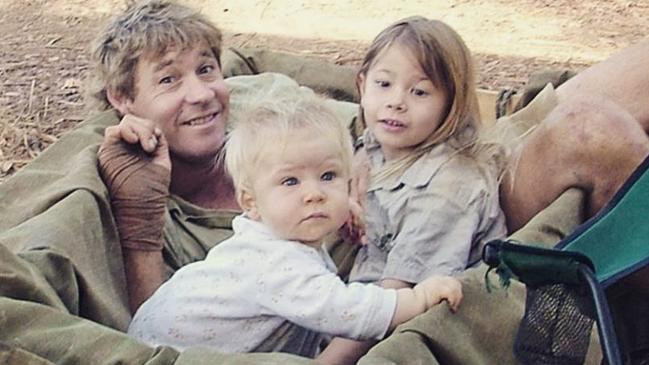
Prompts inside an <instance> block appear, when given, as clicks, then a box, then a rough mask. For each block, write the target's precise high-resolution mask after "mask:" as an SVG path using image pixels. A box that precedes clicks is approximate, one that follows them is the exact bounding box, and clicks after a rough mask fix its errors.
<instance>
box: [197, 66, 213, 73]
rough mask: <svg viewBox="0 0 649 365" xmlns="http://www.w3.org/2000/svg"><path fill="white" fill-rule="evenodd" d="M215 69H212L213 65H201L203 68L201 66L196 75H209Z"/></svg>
mask: <svg viewBox="0 0 649 365" xmlns="http://www.w3.org/2000/svg"><path fill="white" fill-rule="evenodd" d="M215 68H216V67H214V66H213V65H203V66H201V68H200V69H199V70H198V73H200V74H209V73H211V72H212V71H214V69H215Z"/></svg>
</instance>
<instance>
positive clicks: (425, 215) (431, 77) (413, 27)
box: [351, 17, 506, 287]
mask: <svg viewBox="0 0 649 365" xmlns="http://www.w3.org/2000/svg"><path fill="white" fill-rule="evenodd" d="M357 85H358V88H359V91H360V96H361V103H360V104H361V115H360V116H361V117H362V120H363V121H364V122H365V124H366V126H367V129H366V130H365V133H364V135H363V137H362V144H363V150H362V153H365V154H367V158H368V159H369V164H370V168H371V183H370V185H369V189H368V191H367V194H366V196H365V202H364V207H365V220H366V228H367V231H366V234H367V241H368V242H369V244H367V245H365V246H364V247H362V249H361V250H360V252H359V254H358V255H357V257H356V261H355V264H354V268H353V270H352V273H351V280H352V281H362V282H379V283H381V284H382V285H383V286H386V287H404V286H412V285H413V284H416V283H418V282H420V281H422V280H423V279H425V278H426V277H429V276H431V275H452V274H456V273H458V272H460V271H462V270H464V269H466V268H467V266H469V265H470V264H471V263H473V262H474V261H476V260H477V259H479V255H480V250H481V247H482V244H483V243H484V242H486V241H488V240H491V239H494V238H501V237H503V236H504V235H505V233H506V227H505V220H504V216H503V214H502V212H501V210H500V207H499V204H498V184H497V180H498V179H497V175H498V173H497V171H496V168H495V166H494V165H493V163H492V162H493V160H489V159H488V158H484V157H483V156H489V154H488V153H487V151H486V150H485V149H483V148H481V146H480V145H479V143H478V142H477V141H478V136H479V120H478V115H479V112H478V102H477V97H476V94H475V85H474V76H473V64H472V61H471V57H470V54H469V50H468V49H467V47H466V46H465V44H464V42H463V41H462V39H461V38H460V36H459V35H458V34H457V33H456V32H455V31H454V30H453V29H451V28H450V27H449V26H448V25H446V24H444V23H443V22H441V21H438V20H429V19H426V18H422V17H412V18H407V19H404V20H402V21H399V22H397V23H395V24H393V25H391V26H390V27H388V28H387V29H385V30H383V31H382V32H381V33H380V34H379V35H378V36H377V37H376V38H375V39H374V41H373V43H372V45H371V46H370V48H369V51H368V53H367V55H366V56H365V59H364V61H363V64H362V66H361V68H360V71H359V73H358V78H357Z"/></svg>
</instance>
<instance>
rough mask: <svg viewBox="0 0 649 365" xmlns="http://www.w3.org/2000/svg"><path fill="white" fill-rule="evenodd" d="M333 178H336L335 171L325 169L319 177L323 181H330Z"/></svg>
mask: <svg viewBox="0 0 649 365" xmlns="http://www.w3.org/2000/svg"><path fill="white" fill-rule="evenodd" d="M335 178H336V173H335V172H333V171H327V172H325V173H324V174H322V176H321V177H320V179H322V180H323V181H331V180H333V179H335Z"/></svg>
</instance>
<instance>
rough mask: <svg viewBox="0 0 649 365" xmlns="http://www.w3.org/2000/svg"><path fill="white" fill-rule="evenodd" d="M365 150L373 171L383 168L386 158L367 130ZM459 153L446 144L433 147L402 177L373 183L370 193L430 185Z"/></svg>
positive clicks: (364, 138) (364, 136)
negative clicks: (437, 174) (438, 172)
mask: <svg viewBox="0 0 649 365" xmlns="http://www.w3.org/2000/svg"><path fill="white" fill-rule="evenodd" d="M363 142H364V148H365V150H366V152H367V156H368V158H369V159H370V164H371V166H372V170H375V169H378V168H380V167H381V166H383V164H384V161H385V156H384V155H383V151H381V146H380V145H379V143H378V141H377V140H376V138H375V137H374V135H373V134H372V133H371V132H370V131H369V130H366V131H365V133H364V134H363ZM455 153H457V151H456V150H455V149H454V148H452V147H451V146H449V145H448V144H446V143H440V144H438V145H437V146H435V147H433V149H432V150H430V151H429V152H428V153H427V154H425V155H423V156H422V157H420V158H419V159H418V160H417V161H415V162H414V163H413V164H412V166H410V167H409V168H408V169H407V170H406V171H405V172H404V173H403V174H402V175H401V176H400V177H396V178H392V179H388V180H383V181H378V182H374V181H373V182H372V183H370V187H369V189H368V191H373V190H379V189H384V190H396V189H398V188H400V187H401V186H403V185H407V186H410V187H413V188H420V187H423V186H426V185H428V183H429V182H430V180H431V179H432V178H433V176H435V174H436V173H437V171H439V169H440V168H441V167H442V166H443V165H444V164H445V163H446V162H448V161H449V160H450V159H451V158H452V156H453V155H454V154H455Z"/></svg>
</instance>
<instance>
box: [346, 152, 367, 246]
mask: <svg viewBox="0 0 649 365" xmlns="http://www.w3.org/2000/svg"><path fill="white" fill-rule="evenodd" d="M369 180H370V163H369V159H368V157H367V153H366V152H365V150H364V149H362V148H361V149H359V150H358V151H357V152H356V154H355V155H354V159H353V161H352V179H351V181H350V189H349V210H350V213H351V214H350V217H349V219H348V220H347V222H346V223H345V224H344V225H343V227H342V228H341V230H340V235H341V236H342V238H343V240H345V241H346V242H349V243H353V244H360V245H366V244H367V243H368V242H369V241H368V240H367V236H366V235H365V209H364V205H363V203H364V201H365V194H366V193H367V188H368V186H369Z"/></svg>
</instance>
